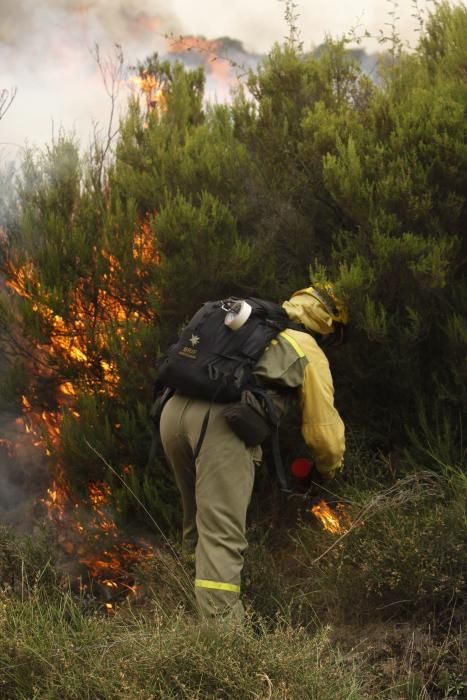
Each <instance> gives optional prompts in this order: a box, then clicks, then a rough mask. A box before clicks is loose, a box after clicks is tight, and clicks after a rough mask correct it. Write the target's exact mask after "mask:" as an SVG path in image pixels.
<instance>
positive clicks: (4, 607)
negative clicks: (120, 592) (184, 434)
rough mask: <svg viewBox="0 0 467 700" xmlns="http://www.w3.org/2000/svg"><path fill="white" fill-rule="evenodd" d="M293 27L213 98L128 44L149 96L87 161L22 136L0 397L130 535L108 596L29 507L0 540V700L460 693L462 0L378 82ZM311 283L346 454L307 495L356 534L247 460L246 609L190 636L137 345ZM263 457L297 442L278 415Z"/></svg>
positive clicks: (398, 49)
mask: <svg viewBox="0 0 467 700" xmlns="http://www.w3.org/2000/svg"><path fill="white" fill-rule="evenodd" d="M290 28H291V32H290V36H289V38H288V40H286V41H285V43H284V44H283V45H276V46H274V47H273V49H272V50H271V52H270V54H269V55H268V56H267V58H265V59H264V61H263V62H262V63H261V64H260V65H259V66H258V68H257V69H255V70H254V71H251V72H250V73H249V76H248V78H247V79H246V80H245V82H244V84H243V86H242V87H240V88H238V90H237V91H236V93H235V95H234V96H233V100H232V102H231V104H206V102H205V100H204V98H203V90H204V74H203V71H202V69H195V70H189V69H186V68H184V67H183V66H182V65H181V64H178V63H176V64H170V63H168V62H161V61H160V60H159V59H158V57H157V56H152V57H149V58H148V59H147V60H146V61H145V62H144V63H143V64H141V66H140V67H139V72H140V77H141V78H142V79H147V78H148V76H152V77H153V79H154V80H155V82H156V83H157V85H159V86H161V93H160V95H159V96H158V98H157V100H155V102H154V103H153V104H152V105H150V106H149V108H148V109H147V106H148V103H146V102H145V101H144V100H142V101H140V100H139V99H138V98H137V97H135V98H134V99H132V100H130V102H129V104H128V109H127V111H126V113H125V116H124V117H123V118H122V121H121V124H120V130H119V133H118V136H117V137H116V138H115V140H114V141H112V143H107V142H105V141H103V142H100V141H99V140H98V139H96V141H95V143H94V145H93V148H92V149H91V150H90V152H89V153H88V154H87V155H85V156H83V155H82V153H81V151H80V148H79V145H78V144H76V143H75V142H74V141H73V139H72V138H69V137H67V136H66V135H61V136H59V137H57V138H56V139H55V140H54V141H53V142H52V143H51V144H50V145H49V146H48V147H46V148H45V149H44V150H41V151H37V150H30V151H28V152H27V153H26V155H25V158H24V162H23V163H22V166H21V171H20V173H19V176H18V178H17V180H16V181H15V183H14V184H13V185H12V188H11V190H10V196H9V197H5V198H4V200H3V202H2V203H1V205H0V209H1V211H0V214H1V220H0V223H1V226H2V237H1V238H0V263H1V270H2V274H3V275H4V277H5V279H6V281H7V285H8V286H7V288H6V290H4V291H3V292H2V293H1V296H0V342H1V344H2V347H3V348H4V349H5V353H4V354H5V362H6V367H3V365H2V368H1V372H2V376H1V379H0V387H1V389H0V392H1V402H2V404H1V405H2V407H3V408H4V409H8V410H9V411H11V410H12V406H14V407H15V410H16V412H17V413H22V415H23V416H24V418H25V420H26V421H27V422H28V423H29V425H30V427H31V428H32V432H33V435H34V436H35V441H36V442H37V443H38V447H37V449H38V450H39V451H40V454H41V455H42V457H41V458H42V459H44V460H45V463H46V464H47V466H48V468H49V469H50V473H51V478H53V479H54V484H55V486H56V488H57V490H59V489H61V493H62V494H66V495H67V498H68V499H70V503H77V504H78V503H80V504H81V506H80V507H82V508H83V509H85V508H86V507H90V506H91V505H92V504H93V503H94V505H95V500H94V501H93V500H92V494H93V493H95V492H93V491H92V489H90V485H93V484H94V485H95V484H98V485H99V489H100V491H99V493H100V494H102V493H105V507H106V513H111V517H112V522H113V523H114V524H115V528H119V530H120V532H122V533H125V536H128V537H135V538H136V537H137V536H139V535H140V534H141V533H144V534H145V535H147V536H148V537H149V538H150V539H151V546H152V547H153V548H154V556H152V557H151V558H147V557H145V558H144V560H143V559H141V560H140V561H139V563H138V564H137V565H136V569H135V571H134V572H133V574H132V575H133V576H134V578H135V580H136V583H137V585H138V587H139V588H138V593H137V595H128V596H127V597H126V598H125V600H124V601H123V602H122V603H121V604H120V605H117V606H116V607H115V606H114V607H113V608H112V610H111V612H110V613H106V608H105V605H103V603H102V600H101V599H100V598H99V596H97V595H92V594H90V593H89V591H88V592H86V594H84V593H83V591H82V590H81V592H80V591H79V590H77V588H76V586H75V585H74V584H73V581H72V580H71V579H70V578H69V577H68V576H67V575H66V574H65V570H64V567H63V559H64V555H63V547H62V549H61V547H60V545H63V537H62V539H61V538H60V528H58V529H57V528H54V527H52V526H50V525H47V524H45V512H43V513H40V514H39V515H41V518H39V521H38V523H37V525H36V527H35V530H34V534H33V536H32V537H19V536H18V535H16V534H14V533H13V532H12V531H11V530H8V529H6V528H4V529H2V530H0V697H2V698H5V699H10V698H24V699H25V700H26V698H27V699H28V700H30V699H31V698H57V699H58V698H60V699H62V698H64V699H70V700H71V699H75V698H76V699H77V700H78V699H79V700H83V698H90V699H91V698H93V699H94V698H103V699H107V698H109V699H110V698H112V699H113V698H124V697H125V698H132V699H133V698H135V699H136V698H141V699H143V698H145V699H148V698H164V699H165V698H258V699H259V698H264V699H266V698H277V699H279V698H284V699H285V698H290V699H291V700H295V699H298V700H301V698H303V699H308V698H316V700H327V699H328V698H329V700H331V698H332V699H333V700H335V699H337V700H338V699H340V698H342V700H348V699H355V700H356V699H360V698H383V699H385V700H386V699H387V700H396V699H399V698H401V699H402V698H404V699H407V700H408V699H410V700H412V699H413V700H415V698H417V699H418V698H419V699H429V698H434V699H438V698H444V699H446V700H447V699H448V698H457V697H458V698H461V697H465V694H466V692H467V686H466V685H465V680H464V677H463V668H464V665H465V657H464V656H463V647H462V641H463V630H462V627H463V621H464V618H465V571H466V564H467V561H466V555H465V529H466V528H465V525H466V513H465V505H466V500H465V499H466V490H467V481H466V472H465V439H464V436H463V418H464V411H465V405H466V386H467V382H466V379H467V377H466V344H467V320H466V314H465V310H466V308H467V283H466V280H467V275H466V259H467V248H466V237H465V229H466V225H467V206H466V192H467V167H466V166H467V146H466V142H465V118H466V107H467V80H466V78H467V59H466V57H467V10H466V8H465V7H463V6H459V7H452V6H451V5H449V4H448V3H436V9H435V10H434V12H433V14H432V15H431V16H430V17H429V19H428V21H427V23H426V25H425V27H424V28H423V31H422V32H421V33H420V40H419V43H418V46H417V47H416V49H415V50H413V51H410V52H409V51H406V50H404V48H403V46H402V44H401V43H400V41H398V39H397V36H393V38H392V44H391V50H390V51H389V52H388V53H386V54H384V55H383V57H382V59H381V64H380V65H379V66H378V71H379V80H378V81H377V82H375V81H373V80H372V79H371V78H370V77H369V76H368V75H367V74H365V73H363V72H362V71H361V69H360V67H359V65H358V64H357V63H356V61H355V59H354V58H353V54H352V52H349V51H348V50H347V48H346V44H345V42H339V41H332V40H329V41H328V42H327V43H326V44H325V45H324V46H323V47H322V48H321V50H320V52H319V56H317V55H312V54H307V53H304V52H303V50H302V47H301V45H300V43H299V41H298V39H297V35H296V32H295V30H294V27H293V26H291V27H290ZM109 147H110V148H109ZM109 154H111V155H109ZM323 279H331V280H333V281H334V282H335V284H336V286H337V288H338V290H339V292H340V293H341V295H342V296H343V297H344V298H345V299H346V302H347V304H348V306H349V311H350V317H351V332H350V340H349V343H348V344H347V345H345V346H344V347H343V348H342V349H339V351H338V352H337V351H335V352H332V353H330V355H329V359H330V363H331V368H332V372H333V377H334V381H335V387H336V402H337V405H338V408H339V410H340V412H341V414H342V416H343V418H344V420H345V423H346V426H347V444H348V448H347V453H346V458H345V469H344V471H343V473H342V475H341V476H339V477H338V479H336V480H335V481H334V482H333V483H332V484H331V486H330V489H331V492H332V495H333V496H334V497H336V498H337V499H338V500H340V501H341V502H343V503H345V504H346V508H347V510H348V513H349V517H350V521H351V522H352V523H353V524H352V526H351V527H350V529H348V530H347V531H346V532H345V533H341V534H337V535H336V534H331V533H329V532H326V531H324V530H323V529H322V528H321V526H320V525H319V524H318V522H317V521H314V520H313V519H311V520H310V519H309V518H306V517H303V514H301V513H300V509H299V504H298V502H296V501H295V500H294V499H291V500H290V501H289V502H287V503H284V502H283V501H282V499H281V498H280V497H279V494H278V489H277V485H276V484H275V483H274V480H273V479H272V478H271V476H270V474H271V470H270V468H269V466H270V465H269V459H268V453H267V450H266V456H265V460H264V464H263V465H262V468H261V469H260V470H259V473H258V478H257V484H256V487H255V492H254V498H253V502H252V505H251V509H250V514H249V540H250V542H251V546H250V549H249V552H248V555H247V563H246V570H245V576H244V579H245V580H244V586H243V587H244V596H245V601H246V605H247V609H248V620H247V622H246V624H245V627H244V628H242V629H234V630H226V629H223V628H222V627H219V628H216V627H213V628H210V629H206V628H204V627H203V626H202V625H200V624H199V622H198V621H197V619H196V616H195V615H194V611H193V600H192V594H191V580H192V574H193V572H192V564H191V563H190V562H185V561H184V560H183V558H182V555H180V554H178V538H179V529H180V509H181V505H180V502H179V499H178V494H177V491H176V488H175V484H174V482H173V479H172V477H171V474H170V473H169V471H168V469H167V467H166V464H165V462H164V459H163V456H162V455H161V453H160V449H156V450H155V451H153V452H152V455H151V459H150V460H148V456H149V454H150V448H151V441H152V422H151V418H150V415H149V411H150V407H151V392H152V384H153V381H154V378H155V363H156V359H157V356H158V354H159V353H160V352H162V351H164V349H165V348H166V347H167V345H168V344H169V343H170V342H171V341H172V340H173V339H174V338H175V337H176V335H177V333H178V331H179V329H180V327H181V326H182V325H183V323H184V322H186V321H187V319H188V318H189V317H190V316H191V314H192V313H193V312H194V311H195V310H196V309H197V307H198V306H199V305H200V304H201V303H202V302H203V301H205V300H207V299H217V298H222V297H223V296H226V295H237V296H244V295H254V296H257V297H266V298H269V299H272V300H276V301H282V300H283V299H285V298H288V296H290V294H291V293H292V292H293V291H295V290H296V289H299V288H302V287H304V286H306V285H308V284H309V282H310V280H313V281H314V280H317V281H320V280H323ZM0 437H1V436H0ZM282 447H283V453H284V454H283V456H284V461H286V462H287V461H289V460H290V459H292V458H293V457H294V456H297V455H299V454H301V453H303V450H304V447H303V444H302V442H301V437H300V431H299V425H297V423H296V422H294V421H293V420H290V421H289V422H288V423H287V424H286V425H284V426H283V429H282ZM2 449H3V448H2ZM5 449H6V448H5ZM6 458H7V457H4V458H3V459H6ZM73 507H74V506H73ZM77 508H78V506H77ZM50 512H51V513H52V515H53V516H54V520H55V522H57V521H58V522H59V523H60V526H61V527H62V533H63V529H64V527H65V525H64V522H65V521H63V520H60V518H61V517H62V514H61V513H59V512H58V510H57V500H55V501H53V502H52V501H51V500H50V499H49V513H50ZM41 520H44V522H40V521H41ZM350 521H349V522H350ZM90 522H91V521H90ZM100 522H101V524H102V522H103V520H102V521H100ZM95 527H96V522H95V519H94V520H92V523H91V525H90V526H89V529H90V531H91V530H92V532H93V533H94V530H93V529H92V528H95ZM91 539H92V537H91V536H90V538H89V541H91ZM107 541H108V540H107ZM73 546H74V547H75V549H74V553H75V554H76V555H77V552H78V551H80V550H79V546H77V545H76V544H75V545H73ZM70 547H71V545H70ZM69 553H70V549H69Z"/></svg>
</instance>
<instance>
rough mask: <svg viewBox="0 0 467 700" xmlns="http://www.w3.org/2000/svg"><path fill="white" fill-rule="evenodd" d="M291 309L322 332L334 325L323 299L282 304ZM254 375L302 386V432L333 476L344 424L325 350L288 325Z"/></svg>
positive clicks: (322, 468)
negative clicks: (325, 308) (338, 408)
mask: <svg viewBox="0 0 467 700" xmlns="http://www.w3.org/2000/svg"><path fill="white" fill-rule="evenodd" d="M283 307H284V308H285V310H286V311H287V314H288V315H289V317H290V318H291V320H293V321H297V322H299V323H302V324H303V325H305V326H306V328H308V329H310V330H313V331H316V332H320V333H323V334H326V333H330V332H331V330H332V319H331V318H330V317H329V315H328V314H327V312H326V311H325V310H324V309H323V307H322V306H321V304H320V303H319V302H318V301H317V300H316V299H314V298H313V297H311V296H310V295H308V294H306V290H304V293H303V294H299V295H298V296H294V297H293V298H292V299H291V300H290V301H287V302H285V303H284V304H283ZM255 374H257V375H258V376H259V377H262V378H264V379H266V380H268V381H271V382H272V383H273V384H278V385H282V386H286V387H294V388H299V390H300V399H301V406H302V435H303V438H304V440H305V442H306V444H307V445H308V447H309V448H310V450H311V452H312V454H313V457H314V461H315V464H316V468H317V469H318V471H319V472H321V473H322V474H328V475H332V474H333V473H334V472H335V471H336V470H338V469H341V468H342V465H343V455H344V451H345V428H344V423H343V421H342V419H341V417H340V415H339V413H338V411H337V409H336V408H335V406H334V386H333V381H332V376H331V371H330V369H329V362H328V360H327V357H326V355H325V354H324V352H323V351H322V350H321V348H320V347H319V345H318V343H317V342H316V340H315V339H314V338H313V337H312V336H311V335H309V334H308V333H305V332H301V331H297V330H292V329H286V330H285V331H283V332H282V333H280V334H279V335H278V336H277V337H276V338H275V339H274V340H273V341H272V342H271V343H270V344H269V346H268V347H267V348H266V350H265V351H264V353H263V354H262V356H261V357H260V359H259V361H258V363H257V365H256V367H255Z"/></svg>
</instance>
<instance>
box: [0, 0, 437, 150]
mask: <svg viewBox="0 0 467 700" xmlns="http://www.w3.org/2000/svg"><path fill="white" fill-rule="evenodd" d="M428 3H429V0H420V2H419V4H420V5H421V6H423V7H424V8H425V7H426V5H427V4H428ZM396 4H397V3H396ZM296 5H297V8H296V12H297V19H296V24H297V26H298V30H299V32H300V34H301V38H302V39H303V41H304V47H305V49H306V50H309V49H311V48H312V47H313V46H317V45H319V44H321V43H322V41H323V40H324V37H325V34H326V32H329V33H331V34H332V35H333V36H336V35H339V34H341V33H343V32H346V31H348V30H349V29H350V28H351V27H352V26H355V24H356V23H357V21H358V20H357V18H358V17H360V19H361V29H362V30H363V28H366V29H369V30H370V31H371V32H372V33H373V34H374V35H376V34H377V32H378V29H383V30H385V31H389V28H388V27H387V26H385V23H386V22H388V20H390V17H389V15H388V11H389V10H390V9H391V2H388V0H349V2H348V3H346V4H345V7H344V6H343V5H342V2H341V1H340V0H327V2H325V3H324V2H319V1H318V0H317V1H316V2H313V3H311V2H304V1H303V0H302V2H299V1H298V0H297V3H296ZM398 5H399V6H398V8H397V15H398V17H399V19H398V20H397V24H398V28H399V30H400V32H401V34H402V36H403V37H405V36H406V35H407V33H408V32H409V30H410V31H413V27H414V24H416V20H414V18H413V17H411V14H412V13H413V8H412V3H408V2H407V3H401V2H399V3H398ZM409 6H410V7H409ZM284 9H285V4H284V2H279V0H256V2H255V3H251V2H250V0H236V2H235V3H228V4H227V5H226V4H225V3H215V2H214V1H213V0H203V2H202V3H195V2H193V0H169V2H167V1H166V0H47V1H46V2H43V1H42V2H41V0H0V90H2V89H12V88H14V87H15V86H16V87H17V88H18V93H17V96H16V99H15V101H14V104H13V105H12V107H11V109H10V110H9V112H8V113H7V114H6V116H5V117H4V118H3V119H1V120H0V160H5V157H6V154H8V155H10V154H11V155H13V154H16V155H18V153H20V149H21V147H23V146H24V145H25V142H28V143H32V144H38V145H39V146H43V145H44V144H45V143H50V140H51V138H52V136H53V135H56V134H57V132H58V130H59V128H61V127H63V128H64V129H65V131H67V132H71V131H74V132H75V133H76V135H77V137H78V139H79V140H80V141H81V142H82V143H84V145H86V144H87V142H88V141H89V139H90V138H91V135H92V130H93V128H92V124H93V123H99V124H101V125H102V126H104V127H105V126H106V124H107V120H108V115H109V111H110V104H109V98H108V96H107V94H106V92H105V89H104V86H103V83H102V79H101V76H100V74H99V70H98V67H97V65H96V61H95V58H94V57H93V54H92V50H93V47H94V46H95V45H96V44H98V45H99V47H100V50H101V55H103V56H106V57H110V56H112V55H113V47H114V45H115V44H119V45H121V47H122V49H123V53H124V57H125V60H126V63H127V65H135V64H136V63H137V62H138V61H142V60H144V58H146V57H147V56H149V55H152V54H153V53H154V52H155V51H158V52H159V54H162V55H164V54H165V53H166V52H167V51H169V49H170V41H169V39H168V37H169V36H179V35H181V34H188V35H204V36H208V37H210V38H215V37H219V36H234V37H239V39H240V41H241V42H244V43H245V44H246V45H247V46H248V49H249V51H252V52H258V53H265V52H267V51H268V50H269V49H270V48H271V46H272V44H273V43H274V42H275V41H281V40H282V39H283V38H284V36H285V35H286V34H287V33H288V26H287V23H286V21H285V19H284ZM372 50H374V48H373V49H372ZM195 53H196V52H195V51H192V53H191V55H192V56H193V55H194V54H195ZM187 56H188V54H187ZM186 58H187V57H186V56H185V57H182V60H186ZM204 58H205V64H206V66H207V68H208V71H207V72H208V90H207V92H208V96H209V97H210V98H211V99H218V100H224V99H226V98H227V97H228V94H229V80H222V79H221V75H222V71H214V68H213V67H214V63H212V64H210V62H209V61H210V57H209V55H208V54H206V55H205V56H204ZM233 58H234V60H237V61H238V62H240V63H244V64H245V65H247V66H248V65H254V63H255V60H257V56H255V55H254V54H249V52H248V51H245V50H244V49H243V47H242V48H241V51H240V60H239V55H238V54H234V56H233ZM200 62H201V61H200ZM210 67H211V68H212V70H211V71H210V70H209V69H210ZM227 74H228V71H227V70H226V71H225V72H224V76H225V75H227ZM123 93H124V91H122V94H121V107H122V109H123V108H124V105H125V104H126V98H127V94H123ZM5 144H7V145H5Z"/></svg>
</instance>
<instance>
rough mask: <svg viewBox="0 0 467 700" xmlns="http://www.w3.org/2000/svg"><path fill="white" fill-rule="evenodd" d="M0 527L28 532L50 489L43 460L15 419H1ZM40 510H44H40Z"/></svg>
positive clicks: (1, 417)
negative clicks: (42, 500) (4, 526)
mask: <svg viewBox="0 0 467 700" xmlns="http://www.w3.org/2000/svg"><path fill="white" fill-rule="evenodd" d="M0 436H1V438H0V525H8V526H10V527H12V528H14V529H15V530H17V531H22V532H28V531H31V530H32V528H33V526H34V523H35V520H36V518H37V517H41V516H42V517H43V512H42V513H40V510H41V506H40V503H39V500H38V499H40V497H41V496H42V497H44V496H45V495H46V493H47V488H48V486H49V485H50V475H49V473H48V468H47V465H46V464H45V461H44V459H43V458H42V457H41V456H40V453H39V451H38V450H37V448H36V447H34V445H33V444H32V441H31V439H29V438H28V436H27V435H25V433H24V428H23V427H21V426H20V425H19V424H18V422H17V419H15V418H14V416H12V415H10V414H8V413H3V414H2V415H0ZM42 510H43V509H42Z"/></svg>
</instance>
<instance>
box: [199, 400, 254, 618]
mask: <svg viewBox="0 0 467 700" xmlns="http://www.w3.org/2000/svg"><path fill="white" fill-rule="evenodd" d="M223 408H224V407H223V406H222V405H219V404H217V405H213V406H212V409H211V416H210V420H209V425H208V428H207V431H206V435H205V438H204V440H203V444H202V447H201V450H200V454H199V456H198V459H197V461H196V505H197V512H196V526H197V531H198V543H197V547H196V581H197V583H196V584H195V595H196V601H197V604H198V608H199V610H200V612H201V614H202V615H204V616H207V617H210V616H213V615H219V614H221V615H229V616H232V617H235V618H237V617H241V616H242V614H243V606H242V604H241V602H240V584H241V573H242V569H243V555H244V553H245V551H246V549H247V540H246V533H245V531H246V513H247V509H248V505H249V503H250V498H251V493H252V490H253V481H254V463H253V451H252V450H251V449H249V448H247V447H246V445H245V443H244V442H243V441H242V440H240V439H239V438H238V437H237V436H236V435H234V433H233V432H232V431H231V429H230V428H229V426H228V425H227V423H226V421H225V418H224V416H223V414H222V411H223ZM203 410H204V407H201V406H200V407H199V411H200V413H201V415H200V416H199V418H201V417H202V415H203V413H202V411H203ZM199 422H200V420H198V424H199ZM200 582H201V585H200Z"/></svg>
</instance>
